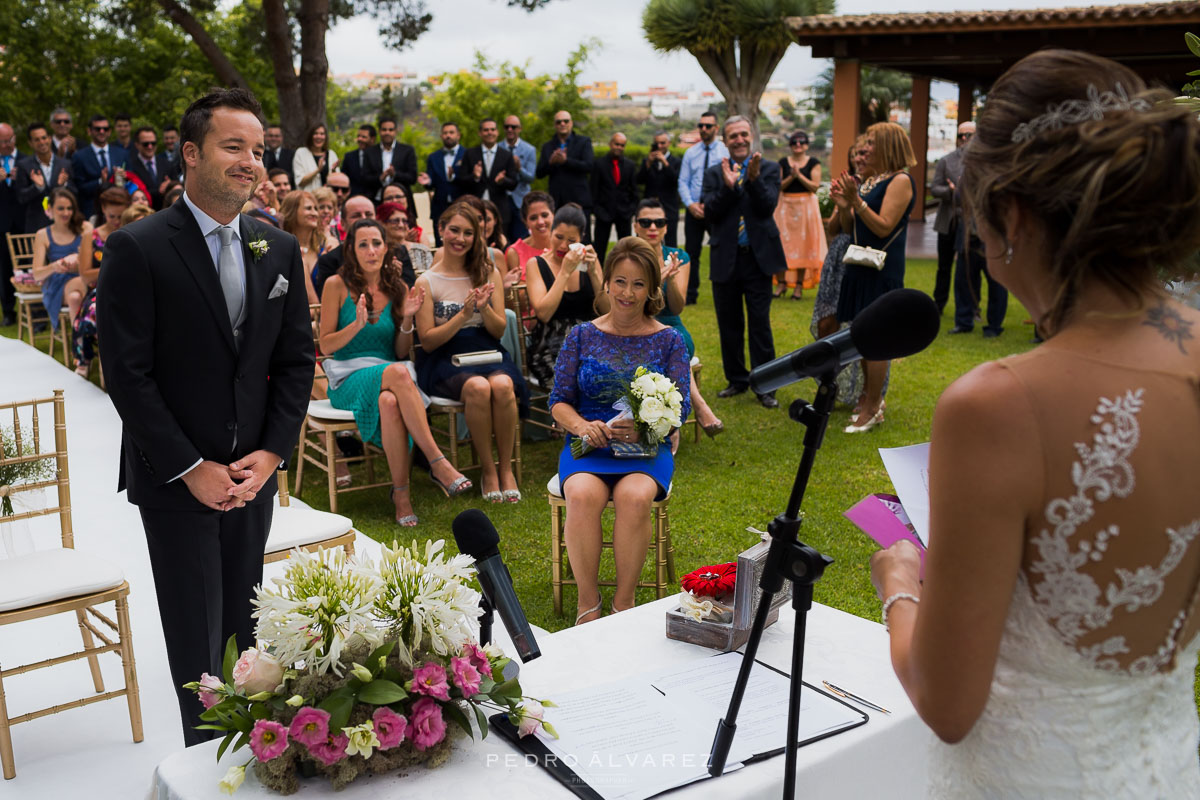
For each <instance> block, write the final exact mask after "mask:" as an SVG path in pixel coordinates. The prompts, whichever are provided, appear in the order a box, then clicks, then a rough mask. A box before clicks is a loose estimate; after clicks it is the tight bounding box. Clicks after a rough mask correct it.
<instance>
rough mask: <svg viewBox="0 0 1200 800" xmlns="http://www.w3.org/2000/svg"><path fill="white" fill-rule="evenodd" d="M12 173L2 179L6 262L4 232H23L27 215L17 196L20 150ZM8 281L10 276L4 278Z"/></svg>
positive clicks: (0, 241) (0, 240) (0, 222)
mask: <svg viewBox="0 0 1200 800" xmlns="http://www.w3.org/2000/svg"><path fill="white" fill-rule="evenodd" d="M12 154H13V161H12V174H11V175H9V178H10V180H3V181H0V247H4V262H5V263H6V262H7V256H8V243H7V242H5V241H4V236H3V234H6V233H21V232H22V231H21V229H22V227H23V226H24V222H25V216H24V214H23V213H22V209H21V201H20V200H19V199H18V198H17V170H18V165H19V164H20V162H21V154H20V152H19V151H17V150H14V151H13V153H12ZM3 280H4V281H5V282H6V283H7V282H8V278H4V279H3Z"/></svg>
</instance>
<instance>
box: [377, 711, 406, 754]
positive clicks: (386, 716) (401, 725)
mask: <svg viewBox="0 0 1200 800" xmlns="http://www.w3.org/2000/svg"><path fill="white" fill-rule="evenodd" d="M371 721H372V722H374V723H375V735H376V736H377V737H378V738H379V749H380V750H390V749H391V748H393V747H395V746H396V745H398V744H400V743H401V742H403V741H404V729H405V728H407V727H408V720H406V719H405V718H404V717H402V716H400V715H399V714H397V713H396V712H395V711H392V710H391V709H390V708H388V707H387V706H380V707H379V708H377V709H375V713H374V714H372V715H371Z"/></svg>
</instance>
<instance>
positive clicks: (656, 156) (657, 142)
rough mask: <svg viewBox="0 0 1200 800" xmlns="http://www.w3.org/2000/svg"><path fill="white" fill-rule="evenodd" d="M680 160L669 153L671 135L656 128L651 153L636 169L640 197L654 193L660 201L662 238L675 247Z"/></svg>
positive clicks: (677, 227)
mask: <svg viewBox="0 0 1200 800" xmlns="http://www.w3.org/2000/svg"><path fill="white" fill-rule="evenodd" d="M682 163H683V162H682V161H681V160H680V158H679V156H673V155H671V135H670V134H669V133H667V132H666V131H659V132H658V133H656V134H654V144H653V145H651V146H650V154H649V155H647V156H646V160H645V161H643V162H642V166H641V167H639V168H638V172H637V182H638V183H639V184H641V186H642V187H643V188H642V197H643V198H646V197H653V198H654V199H655V200H657V201H658V202H660V203H662V207H663V211H665V212H666V214H667V235H666V236H665V237H664V238H663V242H664V244H666V245H667V247H678V245H677V244H676V242H678V240H679V167H680V165H681V164H682Z"/></svg>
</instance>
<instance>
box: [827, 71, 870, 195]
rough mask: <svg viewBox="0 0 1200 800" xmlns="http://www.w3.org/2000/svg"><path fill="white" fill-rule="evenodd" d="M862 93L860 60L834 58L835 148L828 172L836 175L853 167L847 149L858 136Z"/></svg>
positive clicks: (831, 175) (830, 158) (830, 157)
mask: <svg viewBox="0 0 1200 800" xmlns="http://www.w3.org/2000/svg"><path fill="white" fill-rule="evenodd" d="M861 92H862V69H861V62H859V61H858V59H843V58H839V59H835V60H834V62H833V150H832V152H831V153H830V154H829V174H830V177H831V178H836V177H837V176H839V175H841V174H842V170H846V169H849V168H850V164H849V162H848V161H847V160H846V152H847V151H848V150H849V149H850V145H852V144H854V138H855V137H856V136H858V133H859V125H860V124H861V122H862V121H861V120H860V119H859V105H860V102H859V95H860V94H861Z"/></svg>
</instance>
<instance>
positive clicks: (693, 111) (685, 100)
mask: <svg viewBox="0 0 1200 800" xmlns="http://www.w3.org/2000/svg"><path fill="white" fill-rule="evenodd" d="M626 96H627V97H629V98H630V100H632V101H633V102H634V103H639V104H641V103H649V105H650V115H651V116H653V117H658V118H660V119H662V118H665V117H670V116H673V115H675V114H678V115H679V117H680V119H694V118H696V117H699V116H700V115H701V114H703V113H704V112H705V111H707V110H708V109H709V107H711V106H712V104H713V103H715V102H717V101H718V100H720V99H721V98H720V95H718V94H717V93H716V92H701V91H699V90H696V89H688V90H685V91H679V90H676V89H668V88H667V87H665V86H651V87H650V88H648V89H646V90H645V91H640V92H626Z"/></svg>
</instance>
